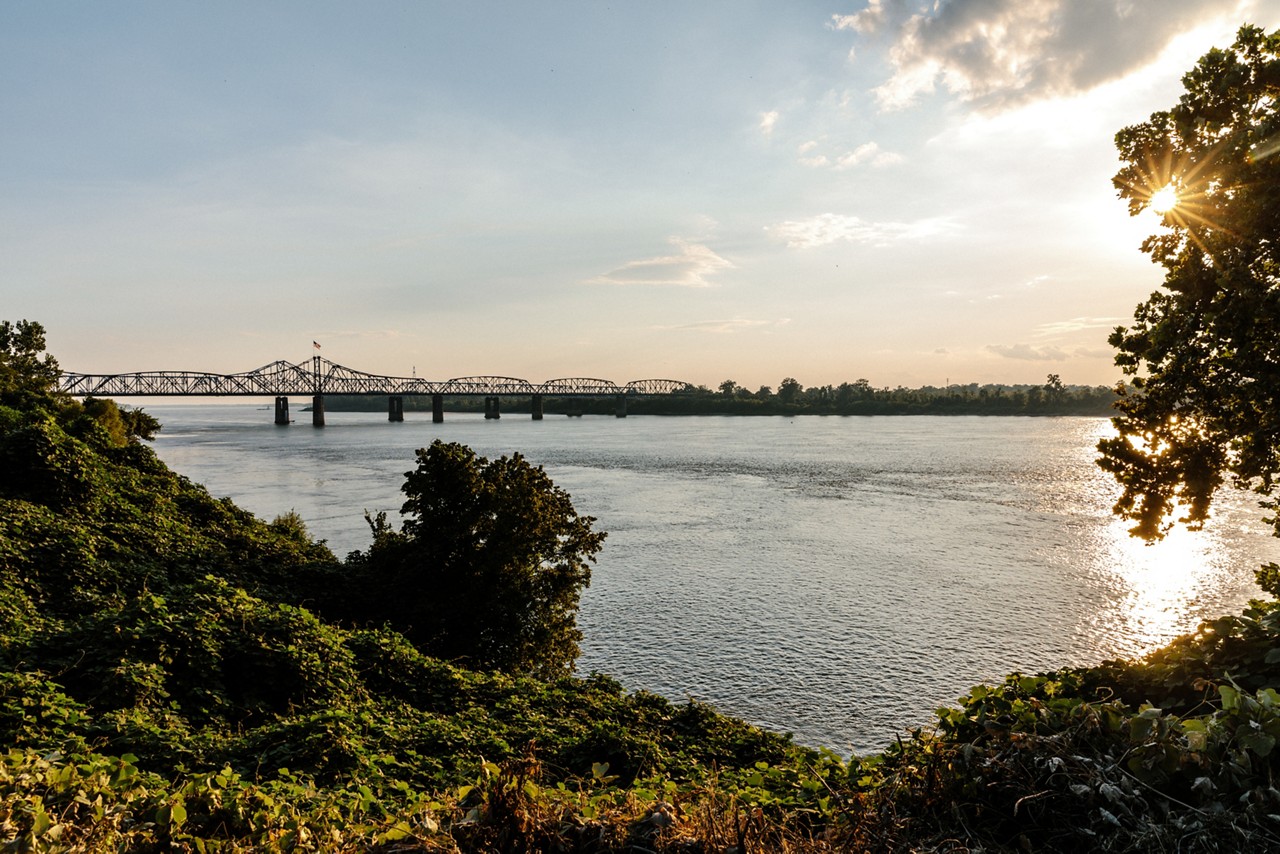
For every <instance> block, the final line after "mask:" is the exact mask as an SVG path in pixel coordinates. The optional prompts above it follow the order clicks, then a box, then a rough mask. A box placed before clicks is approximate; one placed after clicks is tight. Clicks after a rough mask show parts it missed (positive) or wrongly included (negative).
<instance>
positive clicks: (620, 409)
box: [613, 394, 627, 418]
mask: <svg viewBox="0 0 1280 854" xmlns="http://www.w3.org/2000/svg"><path fill="white" fill-rule="evenodd" d="M613 414H614V415H616V416H617V417H619V418H626V417H627V396H626V395H625V394H620V395H618V399H617V408H616V409H615V410H614V412H613Z"/></svg>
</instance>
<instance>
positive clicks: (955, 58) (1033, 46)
mask: <svg viewBox="0 0 1280 854" xmlns="http://www.w3.org/2000/svg"><path fill="white" fill-rule="evenodd" d="M1237 6H1238V4H1237V0H941V2H936V3H932V4H930V5H929V7H928V9H927V10H926V11H923V12H917V11H916V9H918V8H919V7H918V5H917V4H916V3H915V2H913V0H871V1H870V2H869V3H868V5H867V7H866V8H865V9H864V10H863V11H861V12H858V13H856V14H854V15H844V16H839V15H837V16H834V17H833V22H832V23H831V24H830V26H832V27H833V28H835V29H843V30H851V31H853V32H856V33H858V34H859V35H862V36H864V37H867V36H870V35H873V34H876V33H882V32H883V33H889V34H890V35H891V38H892V44H891V46H890V48H889V60H890V62H891V64H892V65H893V74H892V76H891V77H890V78H889V80H888V81H886V82H885V83H884V84H883V85H881V86H880V87H878V88H877V89H876V90H875V95H876V98H877V100H878V101H879V103H880V105H881V106H882V107H883V108H885V109H899V108H902V107H906V106H909V105H910V104H912V103H913V102H914V101H915V100H916V99H917V98H919V97H920V96H921V95H925V94H929V93H932V92H934V91H935V90H936V88H937V87H938V86H939V84H940V85H941V86H942V87H943V88H945V89H946V90H947V91H948V92H949V93H951V94H952V95H953V96H955V97H957V98H958V99H959V100H961V101H966V102H970V103H973V104H974V105H976V106H978V107H980V108H982V109H989V110H999V109H1003V108H1005V107H1009V106H1016V105H1018V104H1022V103H1026V102H1029V101H1034V100H1039V99H1043V98H1052V97H1060V96H1067V95H1072V94H1076V93H1079V92H1084V91H1088V90H1090V89H1093V88H1094V87H1096V86H1099V85H1101V84H1103V83H1106V82H1108V81H1110V80H1115V79H1118V78H1121V77H1124V76H1126V75H1128V74H1129V73H1131V72H1134V71H1137V70H1138V69H1141V68H1143V67H1145V66H1147V65H1149V64H1151V63H1152V62H1154V61H1155V60H1156V59H1157V58H1158V57H1159V55H1160V53H1161V52H1162V51H1163V50H1164V49H1165V48H1166V47H1167V46H1168V45H1169V43H1170V42H1171V41H1172V40H1173V39H1174V38H1175V37H1177V36H1178V35H1181V34H1182V33H1184V32H1186V31H1187V30H1189V29H1192V28H1194V27H1196V26H1198V25H1200V24H1202V23H1205V22H1206V21H1209V20H1212V19H1214V18H1216V17H1219V16H1230V15H1235V14H1237V11H1236V10H1237Z"/></svg>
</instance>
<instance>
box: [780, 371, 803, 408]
mask: <svg viewBox="0 0 1280 854" xmlns="http://www.w3.org/2000/svg"><path fill="white" fill-rule="evenodd" d="M802 391H804V386H802V385H800V382H799V381H798V380H797V379H796V378H795V377H787V378H786V379H784V380H783V381H782V382H781V383H779V384H778V400H780V401H782V402H783V403H795V402H796V399H797V398H798V397H799V396H800V392H802Z"/></svg>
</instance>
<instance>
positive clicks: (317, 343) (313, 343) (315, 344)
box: [311, 340, 320, 350]
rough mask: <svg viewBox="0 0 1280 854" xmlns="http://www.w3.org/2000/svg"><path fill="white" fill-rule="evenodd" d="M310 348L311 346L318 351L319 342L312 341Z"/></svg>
mask: <svg viewBox="0 0 1280 854" xmlns="http://www.w3.org/2000/svg"><path fill="white" fill-rule="evenodd" d="M311 346H313V347H315V348H316V349H317V350H319V349H320V342H319V341H314V340H313V341H312V342H311Z"/></svg>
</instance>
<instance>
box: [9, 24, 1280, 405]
mask: <svg viewBox="0 0 1280 854" xmlns="http://www.w3.org/2000/svg"><path fill="white" fill-rule="evenodd" d="M1246 22H1247V23H1253V24H1257V25H1259V26H1262V27H1263V28H1265V29H1267V30H1268V31H1270V30H1274V29H1276V28H1277V27H1280V0H1246V2H1237V1H1236V0H936V2H935V0H929V2H918V1H913V0H852V2H843V3H842V2H834V0H832V2H811V1H810V0H790V2H785V3H782V2H772V3H766V2H752V0H741V2H732V3H730V2H719V0H700V2H697V3H688V2H668V0H652V2H651V1H650V0H646V2H643V3H606V2H569V0H557V1H556V2H546V3H527V2H520V3H517V2H509V3H498V2H467V3H457V2H449V3H446V2H427V0H419V1H418V2H376V3H338V2H323V0H309V2H305V3H304V2H272V3H259V2H231V0H222V2H219V3H209V4H201V3H186V2H180V3H174V2H154V3H144V2H119V3H98V2H60V3H47V2H37V0H5V2H4V3H0V116H3V117H4V118H3V121H0V318H3V319H9V320H18V319H30V320H36V321H39V322H40V323H42V324H43V325H44V326H45V328H46V330H47V333H48V335H47V338H48V345H49V350H50V352H52V353H53V354H54V355H55V356H56V357H57V358H58V360H59V362H60V363H61V365H62V367H63V368H64V369H65V370H70V371H77V372H83V373H114V372H124V371H141V370H179V369H181V370H201V371H212V372H217V373H234V372H239V371H246V370H251V369H253V368H256V367H259V366H261V365H265V364H267V363H269V362H272V361H274V360H276V359H287V360H289V361H295V362H296V361H301V360H303V359H307V358H310V357H311V356H312V355H313V354H314V353H316V352H317V351H316V350H315V349H314V347H313V342H316V343H319V344H320V345H321V348H322V349H321V350H320V351H318V352H319V354H320V355H322V356H324V357H326V358H328V359H331V360H332V361H335V362H338V363H340V364H343V365H347V366H348V367H351V368H355V369H357V370H363V371H368V372H371V373H385V374H390V375H395V376H419V377H425V378H427V379H433V380H444V379H449V378H452V377H463V376H477V375H500V376H511V377H518V378H522V379H526V380H530V381H533V382H541V381H544V380H548V379H554V378H559V377H598V378H602V379H609V380H613V381H615V382H619V383H624V382H627V381H630V380H638V379H647V378H672V379H679V380H685V381H688V382H692V383H695V384H703V385H707V386H709V387H712V388H714V387H716V386H717V385H719V384H720V382H721V381H723V380H725V379H732V380H734V381H735V382H737V383H739V384H740V385H743V386H746V387H748V388H751V389H755V388H757V387H759V386H761V385H769V386H774V387H776V386H777V385H778V383H779V382H780V380H782V379H783V378H784V377H794V378H796V379H797V380H799V381H800V383H801V384H802V385H804V386H806V387H808V386H816V385H826V384H832V385H838V384H839V383H841V382H853V381H855V380H858V379H864V378H865V379H867V380H869V381H870V382H871V384H872V385H874V386H876V387H884V386H890V387H893V386H899V385H904V386H911V387H915V386H925V385H935V386H942V385H945V384H948V383H973V382H976V383H1010V384H1012V383H1039V382H1044V381H1045V378H1046V376H1047V375H1048V374H1050V373H1054V374H1058V375H1060V376H1061V378H1062V380H1063V381H1064V382H1066V383H1069V384H1077V383H1078V384H1089V385H1095V384H1107V385H1110V384H1112V383H1114V382H1115V381H1116V380H1117V379H1119V378H1120V377H1121V374H1120V372H1119V370H1118V369H1117V368H1116V367H1115V366H1114V364H1113V362H1112V353H1111V350H1110V348H1109V347H1108V345H1107V343H1106V339H1107V335H1108V333H1109V332H1110V330H1111V329H1112V328H1114V327H1115V326H1116V325H1119V324H1123V323H1126V322H1128V321H1129V320H1130V319H1131V318H1132V314H1133V309H1134V307H1135V306H1136V304H1137V303H1138V302H1140V301H1142V300H1143V299H1145V298H1146V296H1147V295H1148V294H1150V293H1151V292H1152V291H1154V290H1155V289H1156V288H1157V287H1158V286H1159V284H1160V281H1161V274H1160V270H1159V268H1157V267H1155V266H1154V265H1153V264H1151V262H1150V261H1149V260H1148V259H1147V258H1146V256H1144V255H1143V254H1142V253H1141V251H1140V250H1139V244H1140V243H1141V240H1142V238H1143V237H1144V236H1145V235H1146V234H1149V233H1151V232H1153V231H1155V230H1157V228H1158V227H1159V226H1158V223H1157V221H1156V219H1155V217H1154V215H1152V214H1144V215H1143V216H1139V217H1132V218H1131V217H1130V216H1129V215H1128V213H1127V210H1126V207H1125V205H1124V203H1122V202H1121V201H1119V200H1118V199H1117V197H1116V192H1115V189H1114V188H1113V187H1112V185H1111V176H1112V175H1113V174H1114V173H1115V172H1116V170H1117V169H1118V167H1119V163H1118V160H1117V157H1116V154H1115V149H1114V145H1113V137H1114V134H1115V132H1116V131H1118V130H1120V129H1121V128H1122V127H1124V126H1126V125H1131V124H1135V123H1138V122H1141V121H1144V120H1145V119H1146V118H1147V117H1148V116H1149V115H1150V114H1151V113H1152V112H1154V111H1156V110H1162V109H1167V108H1169V107H1171V106H1173V105H1174V104H1175V103H1176V101H1177V98H1178V96H1179V95H1180V94H1181V91H1182V87H1181V83H1180V78H1181V75H1182V74H1183V73H1185V72H1186V71H1187V70H1189V69H1190V68H1191V67H1192V66H1193V65H1194V63H1195V61H1196V59H1197V58H1198V57H1199V56H1201V55H1202V54H1203V53H1204V52H1205V51H1206V50H1208V49H1209V48H1211V47H1214V46H1220V47H1226V46H1228V45H1229V44H1230V43H1231V41H1232V40H1233V37H1234V33H1235V31H1236V29H1237V28H1238V27H1239V26H1240V25H1241V24H1242V23H1246Z"/></svg>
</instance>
